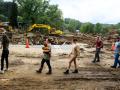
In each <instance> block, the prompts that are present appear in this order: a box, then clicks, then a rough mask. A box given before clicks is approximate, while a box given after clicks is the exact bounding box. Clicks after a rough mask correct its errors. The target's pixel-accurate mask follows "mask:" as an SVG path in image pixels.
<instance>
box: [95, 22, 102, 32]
mask: <svg viewBox="0 0 120 90" xmlns="http://www.w3.org/2000/svg"><path fill="white" fill-rule="evenodd" d="M102 29H103V27H102V25H101V24H100V23H97V24H95V28H94V32H95V33H101V32H102Z"/></svg>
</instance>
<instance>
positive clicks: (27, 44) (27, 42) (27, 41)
mask: <svg viewBox="0 0 120 90" xmlns="http://www.w3.org/2000/svg"><path fill="white" fill-rule="evenodd" d="M26 48H30V46H29V40H28V39H26Z"/></svg>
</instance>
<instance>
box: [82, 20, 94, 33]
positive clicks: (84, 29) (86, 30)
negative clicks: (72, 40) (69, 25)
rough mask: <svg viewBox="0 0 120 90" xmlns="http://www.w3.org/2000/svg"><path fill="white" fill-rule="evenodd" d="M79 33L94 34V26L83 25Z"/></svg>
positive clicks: (90, 24)
mask: <svg viewBox="0 0 120 90" xmlns="http://www.w3.org/2000/svg"><path fill="white" fill-rule="evenodd" d="M80 32H82V33H94V24H92V23H89V22H88V23H83V24H82V26H81V28H80Z"/></svg>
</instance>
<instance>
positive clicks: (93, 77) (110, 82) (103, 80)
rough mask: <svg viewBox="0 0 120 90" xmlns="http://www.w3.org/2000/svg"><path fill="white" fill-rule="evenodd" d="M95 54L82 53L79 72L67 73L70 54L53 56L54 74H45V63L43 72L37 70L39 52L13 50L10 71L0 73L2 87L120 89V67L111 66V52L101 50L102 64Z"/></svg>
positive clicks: (6, 89)
mask: <svg viewBox="0 0 120 90" xmlns="http://www.w3.org/2000/svg"><path fill="white" fill-rule="evenodd" d="M37 55H38V53H37ZM93 57H94V53H92V51H84V52H82V53H81V56H80V59H78V65H79V74H72V73H70V74H69V75H64V74H63V72H64V71H65V69H66V67H67V66H68V62H69V57H68V56H67V55H58V56H56V55H53V57H52V59H51V63H52V67H53V74H52V75H46V74H45V73H46V72H47V66H46V65H45V68H44V70H43V73H42V74H37V73H36V70H37V69H38V68H39V64H40V61H41V58H40V57H38V56H36V53H34V55H33V56H31V57H30V56H25V55H24V54H20V53H16V52H15V50H14V52H13V51H12V52H11V53H10V57H9V58H10V59H9V61H10V70H9V71H8V72H5V74H1V75H0V90H120V69H119V68H118V69H111V68H110V66H111V65H112V64H113V57H112V54H111V52H104V53H102V55H101V62H100V63H96V64H94V63H92V62H91V61H92V60H93ZM72 70H74V67H73V68H71V72H72Z"/></svg>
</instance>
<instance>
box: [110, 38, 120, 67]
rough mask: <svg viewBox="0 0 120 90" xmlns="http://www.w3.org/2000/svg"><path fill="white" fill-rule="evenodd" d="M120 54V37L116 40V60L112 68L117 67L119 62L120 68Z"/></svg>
mask: <svg viewBox="0 0 120 90" xmlns="http://www.w3.org/2000/svg"><path fill="white" fill-rule="evenodd" d="M119 54H120V40H119V38H117V39H116V42H115V51H114V57H115V60H114V65H113V66H111V68H116V67H117V64H119V66H118V68H120V61H119Z"/></svg>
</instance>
